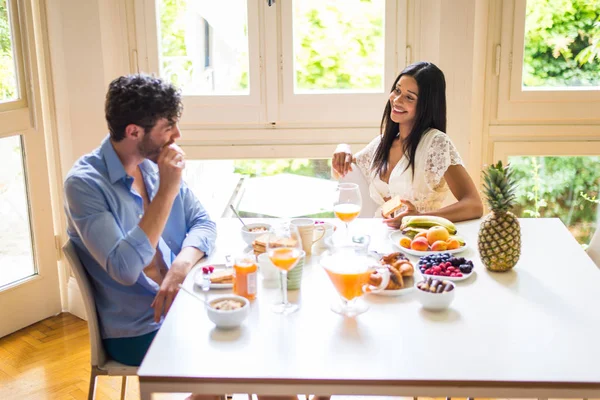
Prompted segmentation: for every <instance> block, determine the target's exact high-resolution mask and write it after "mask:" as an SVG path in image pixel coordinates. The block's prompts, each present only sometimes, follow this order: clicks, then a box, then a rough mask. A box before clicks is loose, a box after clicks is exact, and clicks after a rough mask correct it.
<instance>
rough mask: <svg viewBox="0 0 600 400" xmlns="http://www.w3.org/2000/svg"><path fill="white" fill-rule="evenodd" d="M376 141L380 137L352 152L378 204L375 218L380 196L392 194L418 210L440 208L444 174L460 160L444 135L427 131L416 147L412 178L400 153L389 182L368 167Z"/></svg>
mask: <svg viewBox="0 0 600 400" xmlns="http://www.w3.org/2000/svg"><path fill="white" fill-rule="evenodd" d="M380 141H381V136H377V137H376V138H375V139H373V140H372V141H371V143H369V144H368V145H367V146H366V147H365V148H364V149H362V150H361V151H360V152H358V153H357V154H356V155H355V157H356V165H358V167H359V169H360V170H361V172H362V173H363V175H364V176H365V177H366V178H367V181H368V182H369V192H370V194H371V198H372V199H373V200H374V201H375V202H376V203H377V204H379V206H380V207H379V208H378V209H377V210H376V211H375V217H381V205H382V204H383V203H385V200H384V198H385V197H392V196H395V195H400V197H401V198H402V199H405V200H408V201H410V202H411V203H412V204H414V205H415V207H416V208H417V210H418V211H419V212H430V211H434V210H438V209H440V208H441V205H442V203H443V201H444V200H445V198H446V196H447V194H448V192H449V191H450V190H449V188H448V185H447V184H446V180H445V179H444V174H445V173H446V171H447V170H448V167H449V166H450V165H462V159H461V158H460V155H459V154H458V151H457V150H456V147H454V144H453V143H452V141H451V140H450V138H449V137H448V135H446V134H445V133H444V132H441V131H439V130H437V129H430V130H429V131H427V132H426V133H425V134H424V135H423V137H422V138H421V142H420V143H419V146H417V151H416V154H415V164H414V166H413V167H414V171H415V176H414V180H413V179H412V172H411V170H410V169H406V166H407V165H408V158H407V157H406V156H403V157H402V158H401V159H400V161H398V164H396V166H395V167H394V169H393V170H392V173H391V174H390V179H389V184H388V183H385V182H384V181H382V180H381V178H380V177H379V175H377V174H375V172H374V171H372V170H371V163H372V162H373V157H374V156H375V151H376V150H377V146H378V145H379V142H380Z"/></svg>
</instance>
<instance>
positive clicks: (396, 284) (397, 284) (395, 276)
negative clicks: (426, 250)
mask: <svg viewBox="0 0 600 400" xmlns="http://www.w3.org/2000/svg"><path fill="white" fill-rule="evenodd" d="M388 270H389V271H390V281H389V283H388V285H387V286H386V288H385V290H397V289H402V288H403V287H404V280H403V279H402V275H401V274H400V271H398V270H397V269H396V268H394V267H392V266H388Z"/></svg>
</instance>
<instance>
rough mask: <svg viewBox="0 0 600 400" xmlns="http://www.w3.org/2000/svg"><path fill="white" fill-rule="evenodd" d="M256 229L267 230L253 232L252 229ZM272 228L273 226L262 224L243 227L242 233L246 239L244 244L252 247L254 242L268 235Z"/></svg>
mask: <svg viewBox="0 0 600 400" xmlns="http://www.w3.org/2000/svg"><path fill="white" fill-rule="evenodd" d="M254 228H266V230H264V231H257V232H251V231H250V229H254ZM270 228H271V225H269V224H265V223H262V222H260V223H255V224H246V225H245V226H242V228H241V229H240V232H242V239H244V242H246V243H247V244H250V245H251V244H252V242H254V239H256V238H257V237H259V236H262V235H264V234H265V233H267V232H268V231H269V229H270Z"/></svg>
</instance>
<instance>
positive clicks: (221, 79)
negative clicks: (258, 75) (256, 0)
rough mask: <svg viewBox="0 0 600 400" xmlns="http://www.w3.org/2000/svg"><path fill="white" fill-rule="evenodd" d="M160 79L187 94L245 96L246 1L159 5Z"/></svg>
mask: <svg viewBox="0 0 600 400" xmlns="http://www.w3.org/2000/svg"><path fill="white" fill-rule="evenodd" d="M158 1H159V14H160V21H159V35H160V52H159V57H160V68H161V72H160V74H161V76H162V77H164V78H167V79H168V80H169V81H171V82H172V83H174V84H175V85H177V86H179V87H180V88H181V89H182V90H183V93H184V94H186V95H239V94H248V93H249V79H248V72H249V61H248V9H247V3H246V0H228V1H212V0H158Z"/></svg>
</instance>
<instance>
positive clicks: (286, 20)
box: [136, 0, 406, 138]
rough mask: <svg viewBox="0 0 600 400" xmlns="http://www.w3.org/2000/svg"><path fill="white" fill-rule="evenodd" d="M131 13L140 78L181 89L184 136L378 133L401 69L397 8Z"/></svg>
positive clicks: (226, 7)
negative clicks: (209, 128)
mask: <svg viewBox="0 0 600 400" xmlns="http://www.w3.org/2000/svg"><path fill="white" fill-rule="evenodd" d="M399 3H400V4H401V5H402V6H403V7H400V6H399ZM136 6H137V7H136V16H137V19H136V26H137V27H138V38H137V41H138V47H139V49H137V50H138V51H139V54H140V56H141V57H140V64H139V65H140V69H141V70H142V71H146V72H151V73H158V74H160V75H161V76H163V77H165V78H167V79H168V80H170V81H172V82H173V83H175V84H177V85H179V86H180V87H181V88H182V90H183V93H184V95H185V99H184V101H185V106H186V112H185V113H184V116H183V119H182V124H181V125H182V127H183V128H184V129H193V128H192V127H196V126H206V125H215V124H219V125H220V126H223V124H226V125H228V126H236V125H241V126H243V128H244V129H248V128H251V127H253V128H271V129H272V128H277V127H279V126H288V127H289V126H294V127H298V126H300V127H314V126H315V125H316V126H329V127H331V126H377V125H378V122H379V120H380V118H381V110H382V109H383V106H384V104H385V101H386V99H387V95H388V93H387V92H388V91H389V89H390V87H391V84H392V82H393V79H394V78H395V76H396V74H397V72H398V71H399V70H400V69H402V68H403V67H404V65H398V62H397V60H398V59H403V57H402V56H403V54H404V43H399V41H398V40H397V37H398V29H399V28H398V27H406V22H405V19H406V16H405V8H406V2H405V1H403V0H330V1H319V0H286V1H277V2H273V3H272V4H271V5H269V4H268V2H267V1H266V0H228V1H210V0H194V1H192V0H139V1H137V2H136ZM404 29H406V28H404ZM350 107H352V109H353V112H352V113H348V112H347V110H348V109H349V108H350ZM192 135H196V133H195V132H192ZM272 135H273V136H275V133H272ZM314 135H315V137H316V138H318V137H319V135H318V133H317V132H315V133H314ZM198 136H199V137H200V136H201V137H202V138H204V136H202V133H201V132H198Z"/></svg>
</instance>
